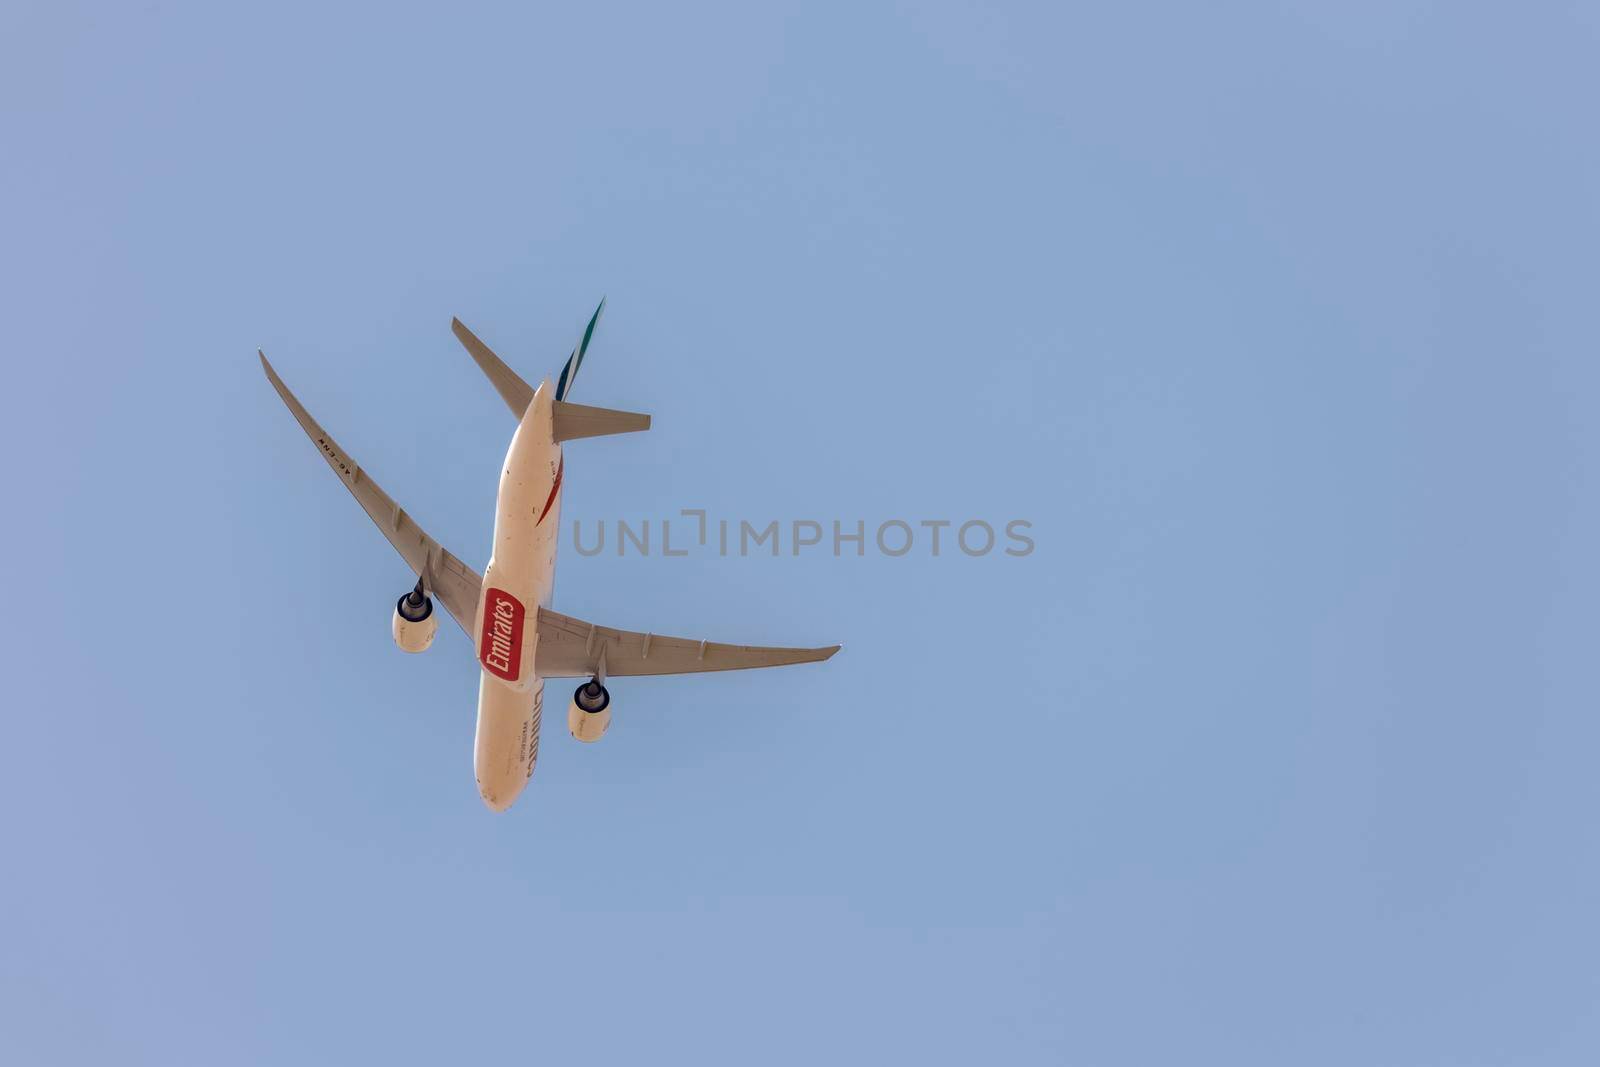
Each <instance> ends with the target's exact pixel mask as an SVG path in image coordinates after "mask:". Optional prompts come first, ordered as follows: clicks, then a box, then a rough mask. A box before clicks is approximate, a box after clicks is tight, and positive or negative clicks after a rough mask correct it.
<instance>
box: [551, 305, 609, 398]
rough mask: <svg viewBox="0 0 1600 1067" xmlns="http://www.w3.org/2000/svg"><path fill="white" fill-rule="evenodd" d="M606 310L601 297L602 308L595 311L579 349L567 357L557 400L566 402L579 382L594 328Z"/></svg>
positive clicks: (557, 385) (560, 379)
mask: <svg viewBox="0 0 1600 1067" xmlns="http://www.w3.org/2000/svg"><path fill="white" fill-rule="evenodd" d="M605 309H606V301H605V298H604V297H601V298H600V306H599V307H597V308H595V309H594V315H593V317H592V318H590V319H589V325H588V327H587V328H586V329H585V330H584V331H583V339H582V340H580V341H579V342H578V347H577V348H574V349H573V350H572V355H570V356H568V357H567V365H566V366H565V367H562V368H561V377H560V378H559V379H558V380H557V381H556V399H557V400H565V399H566V398H567V395H568V394H569V393H571V392H572V383H573V382H575V381H577V380H578V371H579V369H580V368H582V366H583V354H584V353H585V352H587V351H589V341H590V340H591V339H592V338H593V337H594V328H595V326H596V325H597V324H598V323H599V322H600V313H601V312H602V311H604V310H605Z"/></svg>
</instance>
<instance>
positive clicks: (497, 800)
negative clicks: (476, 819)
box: [478, 785, 517, 812]
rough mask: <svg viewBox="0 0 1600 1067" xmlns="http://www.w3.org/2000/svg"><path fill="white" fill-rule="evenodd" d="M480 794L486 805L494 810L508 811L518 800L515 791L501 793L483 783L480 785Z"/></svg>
mask: <svg viewBox="0 0 1600 1067" xmlns="http://www.w3.org/2000/svg"><path fill="white" fill-rule="evenodd" d="M478 796H480V797H482V798H483V804H484V807H486V808H488V809H489V810H490V811H493V812H501V811H507V810H509V809H510V807H511V805H512V804H514V803H516V800H517V795H516V794H515V793H510V794H500V793H496V792H495V791H494V790H493V789H489V788H487V787H485V786H482V785H480V786H479V787H478Z"/></svg>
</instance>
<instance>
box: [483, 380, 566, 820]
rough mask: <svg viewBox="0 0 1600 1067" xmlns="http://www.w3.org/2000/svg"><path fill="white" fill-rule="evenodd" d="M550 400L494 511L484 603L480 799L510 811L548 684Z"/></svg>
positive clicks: (531, 419)
mask: <svg viewBox="0 0 1600 1067" xmlns="http://www.w3.org/2000/svg"><path fill="white" fill-rule="evenodd" d="M552 393H553V390H552V389H551V386H550V381H549V379H546V380H545V381H544V382H542V383H540V385H539V388H538V390H537V391H536V392H535V393H534V397H533V402H532V403H531V404H529V405H528V409H527V411H525V412H524V413H523V416H522V422H521V423H520V424H518V426H517V432H516V433H515V434H514V435H513V436H512V438H511V447H510V449H509V450H508V451H507V452H506V463H505V469H504V470H503V471H502V472H501V475H500V495H499V498H498V500H497V501H496V504H495V518H494V547H493V548H492V549H491V550H490V556H489V566H488V568H487V569H486V570H485V571H484V574H483V590H482V592H481V593H480V594H479V597H478V614H477V626H476V633H475V634H474V639H475V641H476V642H477V646H478V666H479V668H480V670H479V682H478V731H477V736H476V739H475V740H474V743H473V756H472V762H473V769H474V770H475V771H476V772H477V777H478V794H479V795H480V796H481V797H483V802H484V803H485V804H487V805H488V806H489V807H490V808H492V809H493V810H495V811H504V810H506V809H507V808H509V807H510V806H511V804H512V802H513V801H515V800H516V799H517V797H518V795H520V794H521V792H522V790H523V787H524V786H526V785H527V784H528V779H529V778H531V777H532V776H533V765H534V763H535V761H536V760H537V759H538V758H539V721H540V713H541V711H542V710H543V704H544V682H543V681H542V680H541V679H540V678H539V675H538V672H537V671H536V670H535V666H534V661H535V659H536V657H537V655H538V642H539V627H538V613H539V608H540V607H542V606H548V605H549V603H550V592H551V589H552V587H553V586H554V582H555V565H556V540H557V534H558V532H559V530H560V528H561V474H562V455H561V446H560V445H559V444H557V443H556V441H555V432H554V428H553V426H552V423H551V411H552V408H551V400H552Z"/></svg>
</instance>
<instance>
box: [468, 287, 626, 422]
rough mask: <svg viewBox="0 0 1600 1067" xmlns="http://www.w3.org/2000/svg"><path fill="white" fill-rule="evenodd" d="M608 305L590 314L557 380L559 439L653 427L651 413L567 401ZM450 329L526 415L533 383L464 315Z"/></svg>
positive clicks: (500, 390)
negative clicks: (469, 325) (464, 319)
mask: <svg viewBox="0 0 1600 1067" xmlns="http://www.w3.org/2000/svg"><path fill="white" fill-rule="evenodd" d="M605 309H606V302H605V301H604V300H601V301H600V306H599V307H597V308H595V309H594V314H593V315H592V316H590V318H589V325H588V326H587V327H585V328H584V331H583V338H582V339H581V340H580V341H579V342H578V347H577V348H574V349H573V350H572V355H571V356H569V357H567V365H566V366H564V367H562V368H561V378H560V380H559V381H557V382H556V398H555V407H554V411H553V416H554V423H555V425H554V430H555V439H556V440H557V441H558V442H560V441H571V440H573V439H574V438H578V437H604V436H606V435H608V434H614V433H637V432H638V431H640V430H648V429H649V428H650V416H649V415H640V414H638V413H636V412H632V411H613V410H611V409H610V408H592V407H588V406H586V405H584V404H573V403H569V402H568V401H567V397H568V395H570V394H571V392H572V383H573V382H574V381H575V380H577V377H578V371H579V369H580V368H581V367H582V366H583V357H584V354H585V353H586V352H588V351H589V342H590V341H591V340H593V339H594V328H595V326H596V325H597V324H598V323H599V322H600V313H601V312H602V311H604V310H605ZM450 329H451V330H452V331H454V333H455V335H456V339H457V340H459V341H460V342H461V344H462V345H463V346H464V347H465V348H466V350H467V352H468V353H470V354H471V356H472V358H473V359H474V360H475V361H476V362H477V364H478V366H479V367H480V368H481V369H482V370H483V373H484V374H485V375H486V376H487V377H488V379H489V382H490V384H492V385H493V386H494V388H495V392H497V393H499V394H500V399H502V400H504V401H505V402H506V407H508V408H510V409H511V413H512V414H513V415H515V416H516V417H517V418H519V419H520V418H522V416H523V414H524V413H525V412H526V411H527V410H528V405H529V404H531V403H533V386H531V385H529V384H528V383H527V382H525V381H523V380H522V378H520V377H519V376H518V375H517V372H516V371H514V370H512V369H511V368H510V367H508V366H506V364H505V361H504V360H502V359H501V358H500V357H499V356H497V355H495V354H494V352H493V350H491V349H490V348H489V346H488V345H486V344H484V343H483V342H482V341H480V340H478V335H477V334H475V333H473V332H472V331H471V330H469V329H467V328H466V326H465V325H463V324H462V322H461V320H460V319H451V320H450Z"/></svg>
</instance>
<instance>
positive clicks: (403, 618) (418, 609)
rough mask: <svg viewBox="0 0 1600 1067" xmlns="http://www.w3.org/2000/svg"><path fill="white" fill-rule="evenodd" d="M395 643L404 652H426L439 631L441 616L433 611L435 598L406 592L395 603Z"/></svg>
mask: <svg viewBox="0 0 1600 1067" xmlns="http://www.w3.org/2000/svg"><path fill="white" fill-rule="evenodd" d="M393 630H394V643H395V644H397V645H399V646H400V650H401V651H402V652H426V651H427V650H428V646H429V645H431V644H433V635H434V634H436V633H438V632H439V616H437V615H435V614H434V613H433V598H432V597H431V596H420V595H418V594H417V593H415V592H412V593H406V594H405V595H404V596H402V597H401V598H400V599H399V600H398V601H396V602H395V605H394V626H393Z"/></svg>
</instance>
